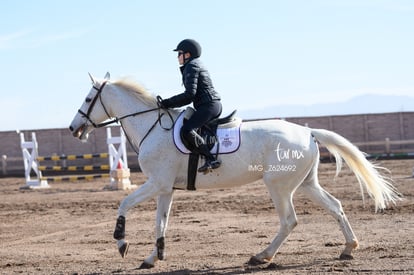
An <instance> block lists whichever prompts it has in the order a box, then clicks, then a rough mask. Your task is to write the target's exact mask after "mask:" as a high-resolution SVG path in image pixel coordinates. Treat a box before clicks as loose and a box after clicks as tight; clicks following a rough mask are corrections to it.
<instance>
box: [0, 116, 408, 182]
mask: <svg viewBox="0 0 414 275" xmlns="http://www.w3.org/2000/svg"><path fill="white" fill-rule="evenodd" d="M286 120H287V121H290V122H293V123H297V124H300V125H307V126H309V127H311V128H324V129H328V130H332V131H334V132H337V133H338V134H340V135H343V136H344V137H346V138H347V139H349V140H350V141H351V142H369V141H381V140H385V138H390V139H391V140H409V139H414V112H400V113H383V114H361V115H343V116H322V117H295V118H286ZM22 132H23V133H24V135H25V139H26V140H31V132H36V137H37V141H38V144H39V155H40V156H50V155H53V154H57V155H61V154H66V155H74V154H76V155H77V154H95V153H103V152H107V151H108V149H107V144H106V129H104V128H101V129H96V130H95V131H94V132H92V133H91V135H90V136H89V140H88V142H87V143H82V142H80V141H79V140H78V139H76V138H74V137H73V136H72V135H71V133H70V132H69V130H67V129H46V130H24V131H22ZM112 135H113V136H119V127H113V129H112ZM0 141H1V142H0V157H2V156H4V155H6V156H7V167H6V168H7V173H8V175H11V174H13V175H15V174H17V175H24V168H23V160H22V151H21V148H20V137H19V135H18V134H17V133H16V132H15V131H7V132H0ZM360 149H361V150H363V151H365V152H367V153H370V150H375V151H377V150H381V149H380V148H377V147H375V146H361V147H360ZM392 149H393V150H396V151H398V150H400V149H404V150H411V149H412V151H411V152H414V147H413V145H398V146H394V147H393V148H392ZM127 150H128V156H129V157H128V162H129V166H130V168H131V169H132V171H133V170H134V169H136V170H138V161H137V157H136V154H135V152H134V151H133V150H132V148H131V147H130V146H129V145H128V144H127ZM107 163H108V160H107V159H94V160H93V161H92V162H91V161H85V160H79V161H78V162H77V163H67V165H86V164H89V165H101V164H107ZM56 164H58V163H56ZM42 165H43V164H42ZM44 165H50V164H48V163H45V164H44ZM0 168H2V167H1V164H0ZM1 175H4V171H3V169H0V176H1Z"/></svg>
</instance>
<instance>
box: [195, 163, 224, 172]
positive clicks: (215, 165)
mask: <svg viewBox="0 0 414 275" xmlns="http://www.w3.org/2000/svg"><path fill="white" fill-rule="evenodd" d="M220 165H221V162H220V161H219V160H211V161H206V163H204V165H203V166H201V167H200V168H198V172H200V173H204V174H207V173H208V172H210V171H211V170H213V169H217V168H219V167H220Z"/></svg>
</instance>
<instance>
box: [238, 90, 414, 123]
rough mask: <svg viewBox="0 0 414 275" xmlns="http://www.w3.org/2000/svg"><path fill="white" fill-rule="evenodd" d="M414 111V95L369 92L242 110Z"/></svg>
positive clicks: (278, 114)
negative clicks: (325, 100)
mask: <svg viewBox="0 0 414 275" xmlns="http://www.w3.org/2000/svg"><path fill="white" fill-rule="evenodd" d="M408 111H414V97H411V96H394V95H375V94H367V95H361V96H357V97H353V98H351V99H350V100H348V101H344V102H336V103H322V104H311V105H306V104H302V105H299V104H291V105H275V106H272V107H266V108H263V109H252V110H240V111H238V115H239V116H240V117H242V118H244V119H252V118H272V117H275V118H284V117H307V116H329V115H348V114H369V113H389V112H408Z"/></svg>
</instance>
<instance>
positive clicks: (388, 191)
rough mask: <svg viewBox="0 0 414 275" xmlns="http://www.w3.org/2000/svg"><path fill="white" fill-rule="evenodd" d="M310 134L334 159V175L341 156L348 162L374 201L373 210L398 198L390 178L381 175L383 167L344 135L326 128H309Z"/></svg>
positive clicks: (340, 161)
mask: <svg viewBox="0 0 414 275" xmlns="http://www.w3.org/2000/svg"><path fill="white" fill-rule="evenodd" d="M311 133H312V135H313V136H314V137H315V139H316V140H317V141H319V142H320V143H321V144H322V145H324V146H326V148H327V149H328V151H329V152H330V153H331V154H332V155H334V157H335V159H336V175H338V173H339V171H340V170H341V167H342V158H343V159H344V160H345V162H346V163H347V164H348V166H349V168H350V169H351V170H352V172H353V173H354V174H355V176H356V177H357V179H358V182H359V184H360V186H361V192H362V194H363V192H364V190H363V186H365V188H366V189H367V191H368V194H369V195H370V196H371V197H372V198H373V199H374V201H375V211H377V210H378V209H384V208H385V207H386V206H387V205H388V203H389V202H391V203H394V204H395V202H396V201H398V200H400V193H399V192H398V191H397V190H396V189H395V187H394V186H393V185H392V183H391V179H389V178H386V177H383V176H382V175H381V174H380V173H379V171H378V170H379V169H383V170H384V169H385V170H386V168H383V167H380V166H377V165H374V164H372V163H371V162H369V161H368V160H367V159H366V158H365V155H364V153H362V152H361V151H360V150H359V149H358V148H357V147H356V146H355V145H353V144H352V143H351V142H350V141H348V140H347V139H345V138H344V137H342V136H340V135H338V134H336V133H334V132H332V131H328V130H323V129H311Z"/></svg>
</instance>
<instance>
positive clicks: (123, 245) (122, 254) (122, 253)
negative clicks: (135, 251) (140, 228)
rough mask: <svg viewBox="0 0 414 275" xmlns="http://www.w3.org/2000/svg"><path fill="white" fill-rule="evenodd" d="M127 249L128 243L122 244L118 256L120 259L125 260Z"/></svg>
mask: <svg viewBox="0 0 414 275" xmlns="http://www.w3.org/2000/svg"><path fill="white" fill-rule="evenodd" d="M128 249H129V243H128V242H124V243H123V244H122V245H121V246H120V247H119V248H118V251H119V254H121V256H122V258H125V257H126V255H127V253H128Z"/></svg>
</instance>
